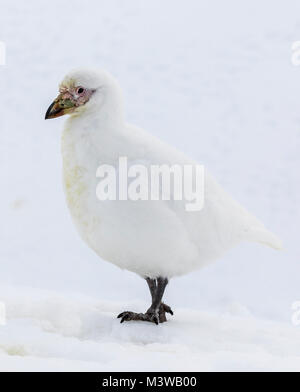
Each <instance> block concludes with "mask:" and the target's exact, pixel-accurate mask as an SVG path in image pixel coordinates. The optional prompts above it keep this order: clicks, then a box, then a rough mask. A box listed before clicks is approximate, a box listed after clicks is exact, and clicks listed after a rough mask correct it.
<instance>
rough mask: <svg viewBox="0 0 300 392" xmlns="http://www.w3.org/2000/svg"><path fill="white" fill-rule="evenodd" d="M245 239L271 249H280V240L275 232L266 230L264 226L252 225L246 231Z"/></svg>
mask: <svg viewBox="0 0 300 392" xmlns="http://www.w3.org/2000/svg"><path fill="white" fill-rule="evenodd" d="M247 240H248V241H254V242H259V243H261V244H263V245H267V246H270V247H271V248H273V249H276V250H281V249H282V241H281V240H280V238H278V237H277V236H276V235H275V234H273V233H271V232H270V231H268V230H267V229H266V228H265V227H254V228H252V229H251V230H250V231H249V232H248V233H247Z"/></svg>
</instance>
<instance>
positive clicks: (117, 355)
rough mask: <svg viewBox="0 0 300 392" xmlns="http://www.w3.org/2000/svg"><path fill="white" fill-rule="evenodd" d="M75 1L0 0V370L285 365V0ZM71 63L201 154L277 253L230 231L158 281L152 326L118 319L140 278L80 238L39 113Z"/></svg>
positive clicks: (297, 74)
mask: <svg viewBox="0 0 300 392" xmlns="http://www.w3.org/2000/svg"><path fill="white" fill-rule="evenodd" d="M82 4H83V3H82V2H81V1H76V0H73V1H72V7H70V5H69V3H65V2H60V1H58V0H52V1H51V2H50V3H49V2H46V1H40V0H39V1H38V0H30V1H28V2H24V1H20V0H19V1H16V0H10V1H8V0H0V41H4V42H5V43H6V46H7V64H6V66H0V89H1V91H0V92H1V94H0V127H1V129H0V174H1V184H2V187H1V193H0V201H1V203H0V205H1V218H2V219H1V222H2V225H1V226H0V241H1V244H0V260H1V263H0V284H1V287H0V301H2V302H4V303H5V304H6V307H7V317H8V320H7V325H6V326H0V370H29V369H40V370H57V369H61V370H64V369H66V370H67V369H70V370H121V369H122V370H127V369H130V370H151V369H155V367H157V368H158V369H159V370H164V367H167V368H166V369H165V370H177V369H180V370H183V369H184V370H206V369H207V370H213V369H214V370H234V369H237V370H262V369H264V370H265V369H271V370H278V369H282V370H299V369H298V367H299V363H300V362H299V360H300V347H299V341H300V339H299V337H300V336H299V334H300V326H298V327H296V326H293V325H292V324H291V316H292V309H291V305H292V303H293V302H294V301H297V300H300V289H299V276H300V246H299V232H300V224H299V218H300V185H299V184H300V170H299V163H300V155H299V150H300V114H299V113H300V111H299V107H300V106H299V79H300V67H295V66H293V65H292V64H291V55H292V52H291V45H292V43H293V42H294V41H298V40H300V4H299V1H298V0H288V1H286V2H283V1H281V2H279V1H278V2H273V1H268V0H265V1H264V2H261V1H259V0H251V1H250V0H247V1H244V2H238V1H237V0H227V1H226V2H222V1H221V0H219V1H216V0H212V1H209V2H208V1H199V0H189V1H188V2H183V1H181V0H177V1H174V0H173V1H171V0H164V1H163V2H162V1H159V0H151V1H146V0H144V1H138V0H131V1H130V2H129V1H128V2H124V1H121V0H102V1H96V0H95V1H91V0H87V1H85V2H84V5H85V6H84V8H83V5H82ZM78 65H92V66H99V67H102V68H106V69H108V70H109V71H111V72H112V73H113V74H114V75H115V76H116V77H117V79H118V80H119V81H120V83H121V85H122V86H123V88H124V93H125V98H126V108H127V118H128V120H129V121H130V122H134V123H136V124H138V125H140V126H142V127H144V128H146V129H148V130H149V131H151V132H152V133H153V134H156V135H157V136H159V137H161V138H162V139H164V140H166V141H167V142H169V143H171V144H173V145H175V146H177V147H178V148H180V149H181V150H183V151H185V152H186V153H187V154H189V155H191V156H192V157H193V158H196V159H197V160H198V161H199V162H200V163H203V164H204V165H205V166H206V167H207V168H208V169H209V170H210V172H212V173H213V174H214V175H215V177H216V178H217V179H218V181H219V182H220V183H221V184H223V186H224V187H225V188H226V189H227V190H228V191H229V192H230V193H231V194H233V195H234V196H235V197H236V199H237V200H238V201H240V202H241V203H242V204H243V205H245V206H246V207H247V208H248V209H249V210H250V211H252V212H253V213H254V214H255V215H257V216H258V217H259V218H260V219H261V220H262V221H264V222H265V224H266V226H267V227H268V228H269V229H271V230H272V231H274V232H275V233H277V234H278V235H279V236H280V237H281V238H282V240H283V242H284V246H285V250H284V251H283V252H275V251H273V250H271V249H267V248H263V247H260V246H259V245H254V244H243V245H241V246H240V247H238V248H236V249H234V250H233V251H232V252H230V253H229V254H228V255H227V256H226V257H224V258H223V259H222V260H219V261H218V262H217V263H215V264H214V265H211V266H209V267H207V268H205V269H203V270H201V271H199V272H197V273H195V274H192V275H188V276H186V277H183V278H180V279H174V280H173V281H172V282H171V284H170V285H169V287H168V289H167V293H166V302H167V303H169V304H170V305H172V307H173V308H174V310H175V316H174V317H173V318H172V320H171V321H170V322H169V323H167V324H165V325H161V326H159V327H156V326H154V325H144V324H128V325H122V326H121V325H119V323H118V321H117V320H116V319H115V315H116V314H117V313H118V312H119V311H121V310H124V309H126V308H127V309H132V310H133V309H134V308H136V309H137V310H144V309H145V308H146V307H147V305H148V301H149V294H148V292H147V287H146V285H145V283H144V282H143V281H142V280H141V279H140V278H138V277H136V276H134V275H133V274H131V273H127V272H123V271H120V270H118V269H117V268H115V267H114V266H112V265H110V264H108V263H105V262H103V261H101V260H99V259H98V258H97V256H96V255H95V254H94V253H93V252H92V251H91V250H89V249H88V248H87V247H86V246H85V244H83V243H82V242H81V241H80V239H79V237H78V235H77V233H76V232H75V229H74V227H73V225H72V223H71V220H70V217H69V214H68V211H67V209H66V206H65V202H64V195H63V192H62V185H61V157H60V130H61V127H62V125H63V121H64V119H58V120H57V121H55V122H52V121H49V122H45V121H44V113H45V111H46V109H47V107H48V105H49V104H50V102H51V100H52V99H53V98H54V97H55V96H56V93H57V84H58V82H59V81H60V79H61V78H62V76H63V75H64V74H65V73H66V72H67V71H68V70H69V69H71V68H73V67H75V66H78ZM120 301H122V303H120ZM188 309H190V310H188Z"/></svg>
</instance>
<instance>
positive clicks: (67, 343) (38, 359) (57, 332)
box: [0, 288, 300, 371]
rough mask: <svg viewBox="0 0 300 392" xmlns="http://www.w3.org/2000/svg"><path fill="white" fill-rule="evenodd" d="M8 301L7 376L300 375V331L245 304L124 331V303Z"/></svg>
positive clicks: (188, 312)
mask: <svg viewBox="0 0 300 392" xmlns="http://www.w3.org/2000/svg"><path fill="white" fill-rule="evenodd" d="M3 298H4V300H5V301H6V303H7V305H8V314H7V316H8V323H7V325H6V326H5V327H2V329H1V334H0V361H1V370H3V371H4V370H8V371H10V370H12V369H14V370H22V371H23V370H27V371H35V370H38V371H43V370H52V371H213V370H214V371H229V370H237V371H245V370H247V371H249V370H251V371H268V370H272V371H275V370H278V371H280V370H294V371H300V362H299V350H300V330H299V329H293V328H292V327H290V326H287V325H285V324H283V323H278V322H277V323H275V322H271V321H259V320H257V319H255V318H254V317H252V316H251V315H250V314H248V312H247V311H246V310H245V309H244V308H243V307H241V306H239V305H238V304H233V305H232V307H231V308H230V309H228V312H226V313H213V312H204V311H195V310H192V309H188V308H185V309H177V311H176V316H175V317H174V319H172V320H171V321H169V322H168V323H167V324H162V325H159V326H156V325H154V324H150V323H149V324H148V323H145V324H144V323H138V322H132V323H127V324H126V323H125V324H120V323H119V320H117V319H116V318H115V316H116V314H118V313H119V312H120V311H122V310H124V308H125V309H126V308H127V306H128V304H125V303H123V304H121V303H117V302H107V301H101V300H95V299H93V298H88V297H83V296H79V295H69V296H67V297H66V296H63V295H61V294H58V293H56V292H46V291H41V290H39V291H37V290H25V289H24V288H23V289H22V294H20V295H15V293H14V289H11V290H8V291H7V293H6V295H4V296H3ZM130 306H131V309H134V310H137V311H142V310H144V309H145V306H146V304H145V303H138V302H136V303H131V305H130Z"/></svg>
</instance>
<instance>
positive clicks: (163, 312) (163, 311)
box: [146, 278, 173, 323]
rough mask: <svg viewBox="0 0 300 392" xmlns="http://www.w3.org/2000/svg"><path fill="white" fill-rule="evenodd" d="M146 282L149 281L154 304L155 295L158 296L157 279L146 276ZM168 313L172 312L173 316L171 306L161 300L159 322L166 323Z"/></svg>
mask: <svg viewBox="0 0 300 392" xmlns="http://www.w3.org/2000/svg"><path fill="white" fill-rule="evenodd" d="M146 282H147V283H148V286H149V289H150V293H151V297H152V304H153V302H154V299H155V296H156V290H157V281H156V279H151V278H146ZM167 283H168V282H167ZM166 313H170V314H171V315H172V316H173V311H172V309H171V308H170V306H168V305H166V304H165V303H163V302H161V303H160V305H159V322H160V323H164V322H165V321H167V317H166Z"/></svg>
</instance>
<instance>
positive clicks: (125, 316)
mask: <svg viewBox="0 0 300 392" xmlns="http://www.w3.org/2000/svg"><path fill="white" fill-rule="evenodd" d="M118 318H120V319H121V321H120V322H121V324H122V323H124V321H133V320H135V321H149V322H151V323H154V324H156V325H158V323H159V315H158V312H152V311H147V312H146V313H135V312H128V311H125V312H122V313H120V314H119V315H118Z"/></svg>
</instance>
